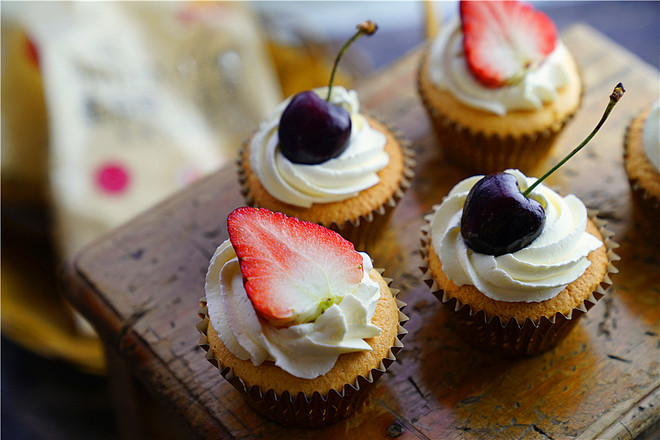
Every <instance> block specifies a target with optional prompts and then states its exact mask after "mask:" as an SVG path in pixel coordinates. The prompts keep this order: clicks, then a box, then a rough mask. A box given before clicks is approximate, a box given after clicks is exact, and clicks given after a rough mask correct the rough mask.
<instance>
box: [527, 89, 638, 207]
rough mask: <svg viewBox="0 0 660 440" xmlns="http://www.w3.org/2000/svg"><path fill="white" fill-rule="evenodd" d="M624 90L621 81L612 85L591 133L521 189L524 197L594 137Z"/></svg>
mask: <svg viewBox="0 0 660 440" xmlns="http://www.w3.org/2000/svg"><path fill="white" fill-rule="evenodd" d="M625 91H626V90H625V89H624V88H623V84H621V83H619V84H617V85H616V87H614V91H613V92H612V94H611V95H610V102H609V103H608V104H607V108H605V112H604V113H603V116H602V117H601V118H600V121H599V122H598V124H597V125H596V128H594V129H593V130H592V131H591V133H589V136H587V137H586V138H585V140H583V141H582V143H581V144H580V145H578V146H577V147H575V148H574V149H573V151H571V152H570V153H568V154H567V155H566V157H564V158H563V159H562V160H560V161H559V163H557V165H555V166H554V167H552V168H551V169H550V170H549V171H548V172H546V173H545V174H544V175H542V176H541V177H540V178H538V179H537V180H536V182H534V183H533V184H532V185H531V186H529V187H528V188H527V189H526V190H525V191H523V193H522V194H523V195H524V196H525V197H528V196H529V194H530V193H531V192H532V191H533V190H534V188H536V187H537V186H539V185H540V184H541V182H543V181H544V180H545V179H546V178H547V177H548V176H550V174H552V173H554V172H555V171H557V169H559V167H561V166H562V165H564V164H565V163H566V162H567V161H568V160H569V159H570V158H571V157H573V156H575V155H576V154H577V152H578V151H580V150H581V149H582V147H584V146H585V145H587V143H588V142H589V141H590V140H591V138H593V137H594V135H595V134H596V133H597V132H598V130H600V127H601V126H602V125H603V124H604V123H605V120H606V119H607V117H608V116H609V115H610V112H611V111H612V109H613V108H614V106H615V105H616V103H617V102H619V100H620V99H621V97H622V96H623V94H624V93H625Z"/></svg>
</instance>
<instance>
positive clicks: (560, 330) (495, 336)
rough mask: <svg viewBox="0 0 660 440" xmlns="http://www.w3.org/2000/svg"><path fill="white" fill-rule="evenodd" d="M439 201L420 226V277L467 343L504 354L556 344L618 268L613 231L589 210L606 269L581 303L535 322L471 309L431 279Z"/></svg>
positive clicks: (525, 353) (528, 352)
mask: <svg viewBox="0 0 660 440" xmlns="http://www.w3.org/2000/svg"><path fill="white" fill-rule="evenodd" d="M439 206H440V205H435V206H434V207H433V213H431V214H427V215H426V216H425V217H424V219H425V221H426V223H425V224H424V226H423V227H422V230H421V232H422V237H421V242H422V248H421V251H420V252H421V255H422V260H423V263H422V266H420V270H421V271H422V274H423V277H422V279H423V281H424V282H425V283H426V284H427V285H428V286H429V288H430V289H431V293H432V294H433V295H435V297H436V298H438V299H439V300H440V302H441V303H442V304H443V306H444V307H446V308H447V310H448V316H449V317H450V319H452V320H453V322H454V325H455V330H456V332H457V333H458V334H459V335H460V336H461V337H462V338H463V339H465V340H466V341H467V342H468V343H470V344H471V345H473V346H474V347H476V348H479V349H482V350H484V351H487V352H491V353H495V354H502V355H506V356H534V355H537V354H540V353H542V352H544V351H547V350H550V349H551V348H553V347H555V346H556V345H557V344H558V343H559V342H560V341H561V340H562V339H564V337H566V335H567V334H568V333H569V332H570V330H571V329H572V328H573V327H575V325H576V324H577V323H578V321H579V319H580V318H581V317H582V316H584V315H585V314H586V313H587V312H588V311H589V310H590V309H591V308H592V307H593V306H594V305H596V303H597V302H598V301H599V300H600V299H601V298H602V297H603V296H604V295H605V292H606V290H607V289H608V288H609V287H610V286H611V285H612V280H611V278H610V275H611V274H615V273H617V272H618V269H617V268H616V267H615V266H614V264H613V262H614V261H618V260H619V259H620V258H619V256H618V255H617V254H616V253H615V252H614V249H616V248H617V247H619V245H618V244H617V243H616V242H615V241H613V240H612V236H613V233H612V232H611V231H609V230H607V228H606V222H605V220H603V219H600V218H598V217H597V211H595V210H591V209H590V210H588V213H589V218H590V219H591V220H592V221H593V222H594V223H595V224H596V226H597V227H598V229H599V230H600V232H601V234H602V235H603V241H604V243H605V247H606V249H607V257H608V269H607V273H606V274H605V277H604V278H603V280H602V281H601V282H600V284H599V285H598V287H597V288H596V290H595V291H593V292H591V294H590V295H589V296H588V297H587V298H586V299H585V300H584V301H582V303H581V304H580V305H579V306H578V307H576V308H574V309H572V310H571V311H569V312H568V314H566V315H564V314H562V313H559V312H557V313H556V314H555V315H554V316H552V317H550V318H548V317H545V316H542V317H541V318H540V319H539V321H538V322H534V321H533V320H532V319H530V318H527V319H525V321H524V322H522V323H521V322H519V321H518V319H516V318H515V317H512V318H510V319H509V320H508V321H505V320H503V319H501V318H500V317H499V316H489V315H488V314H487V313H485V312H484V311H482V310H480V311H476V312H475V311H474V310H473V309H472V308H471V307H470V306H469V305H468V304H462V303H461V302H460V301H459V300H458V299H456V298H452V297H449V296H448V295H447V294H446V293H445V292H444V290H442V289H441V288H440V287H439V286H438V284H437V283H436V282H435V280H434V279H433V276H432V274H431V271H430V269H429V263H428V258H429V250H430V246H431V221H432V219H433V216H434V215H435V212H436V210H437V209H438V207H439Z"/></svg>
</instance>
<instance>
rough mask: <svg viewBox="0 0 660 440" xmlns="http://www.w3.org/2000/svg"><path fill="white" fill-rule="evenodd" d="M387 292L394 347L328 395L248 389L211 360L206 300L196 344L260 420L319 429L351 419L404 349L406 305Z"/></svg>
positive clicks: (219, 361)
mask: <svg viewBox="0 0 660 440" xmlns="http://www.w3.org/2000/svg"><path fill="white" fill-rule="evenodd" d="M377 270H378V272H379V273H382V272H383V269H377ZM383 279H384V280H385V282H386V283H387V284H388V285H389V284H390V283H391V282H392V279H390V278H385V277H384V278H383ZM390 290H391V292H392V295H393V296H394V299H395V301H396V303H397V308H398V309H399V324H398V329H397V336H396V337H395V338H394V344H393V345H392V347H391V348H390V350H389V352H388V355H387V357H385V358H383V359H382V360H381V362H380V365H379V366H378V367H377V368H373V369H371V370H370V371H369V373H368V374H367V375H366V376H358V378H357V380H356V381H355V382H354V383H347V384H345V385H344V386H343V388H342V389H341V390H340V391H337V390H334V389H332V390H330V391H329V392H328V393H327V394H321V393H319V392H314V393H313V394H312V395H311V396H307V395H305V394H304V393H303V392H299V393H297V394H290V393H289V392H288V391H285V392H284V393H281V394H277V393H276V392H275V391H273V390H272V389H270V390H264V389H262V388H260V387H258V386H256V385H253V386H251V387H249V386H248V385H247V384H246V383H245V382H244V381H243V379H241V378H240V377H238V376H236V375H235V374H234V372H233V370H232V369H231V368H230V367H224V366H223V364H222V361H221V360H220V359H216V358H215V357H214V353H213V350H211V347H210V345H209V343H208V339H207V328H208V325H209V316H208V309H207V307H206V299H205V298H202V299H201V300H200V305H201V307H202V308H201V310H200V311H199V317H200V318H201V321H200V322H198V323H197V330H198V331H199V332H200V333H201V336H200V339H199V345H200V347H202V349H204V351H206V359H207V360H208V361H209V362H210V363H211V364H212V365H213V366H214V367H216V368H217V369H218V370H219V371H220V374H221V375H222V376H223V377H224V378H225V379H226V380H227V381H228V382H229V383H230V384H232V385H233V386H234V388H236V389H237V390H238V392H239V393H240V394H241V396H242V397H243V399H244V400H245V402H246V403H247V404H248V405H249V406H250V407H251V408H252V409H254V410H255V411H256V412H257V413H259V414H260V415H262V416H263V417H265V418H267V419H270V420H272V421H274V422H276V423H278V424H280V425H283V426H287V427H298V428H320V427H323V426H327V425H331V424H333V423H336V422H338V421H340V420H343V419H345V418H348V417H350V416H351V415H353V414H354V413H355V412H356V411H357V410H358V408H360V407H361V405H362V404H363V402H364V400H365V399H366V397H367V396H368V394H369V391H370V390H371V388H372V387H373V385H374V384H375V383H376V382H377V381H378V380H379V379H380V378H381V376H382V375H383V374H384V373H385V372H386V371H387V369H388V368H389V367H390V365H392V363H393V362H394V361H396V354H397V353H398V352H399V351H400V350H401V349H402V348H403V344H402V343H401V339H403V337H404V336H405V335H406V334H407V333H408V331H407V330H406V329H405V328H403V324H404V323H405V322H406V321H407V320H408V317H407V316H406V315H404V314H403V312H402V309H403V308H404V307H405V306H406V304H405V303H404V302H403V301H401V300H399V299H398V298H397V295H398V293H399V290H397V289H390ZM312 380H313V379H312Z"/></svg>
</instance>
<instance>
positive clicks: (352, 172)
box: [249, 86, 389, 208]
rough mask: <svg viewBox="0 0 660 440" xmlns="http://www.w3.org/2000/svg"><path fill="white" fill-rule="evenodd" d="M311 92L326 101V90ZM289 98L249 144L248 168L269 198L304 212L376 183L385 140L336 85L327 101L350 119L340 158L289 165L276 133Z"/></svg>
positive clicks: (354, 95)
mask: <svg viewBox="0 0 660 440" xmlns="http://www.w3.org/2000/svg"><path fill="white" fill-rule="evenodd" d="M313 91H314V92H315V93H316V94H318V95H319V96H321V97H323V98H325V96H326V95H327V93H328V88H327V87H320V88H317V89H314V90H313ZM290 100H291V98H288V99H286V100H285V101H283V102H281V103H280V104H279V105H278V106H277V108H276V109H275V111H274V112H273V113H272V114H271V115H270V116H269V117H268V118H267V119H266V120H265V121H264V122H262V123H261V126H260V128H259V131H258V132H257V133H256V134H255V135H254V136H253V137H252V141H251V143H250V157H249V161H250V167H251V168H252V170H254V172H255V173H256V174H257V177H258V178H259V181H260V182H261V184H262V186H263V187H264V188H265V189H266V191H268V193H270V195H272V196H273V197H275V198H276V199H278V200H280V201H282V202H285V203H289V204H291V205H295V206H300V207H304V208H309V207H310V206H312V204H313V203H329V202H338V201H342V200H346V199H349V198H351V197H355V196H357V195H358V193H359V192H360V191H363V190H365V189H367V188H370V187H372V186H374V185H376V184H377V183H378V182H380V178H379V177H378V174H377V173H378V171H380V170H381V169H383V168H385V166H386V165H387V164H388V163H389V155H388V154H387V153H386V152H385V144H386V142H387V138H386V137H385V135H384V134H383V133H381V132H380V131H378V130H375V129H373V128H372V127H371V126H370V125H369V122H368V121H367V119H366V118H365V117H364V116H363V115H361V114H360V113H359V111H360V103H359V101H358V97H357V93H356V92H355V91H354V90H351V91H347V90H346V89H345V88H343V87H341V86H334V87H333V88H332V96H331V98H330V101H331V102H332V103H333V104H336V105H340V106H342V107H344V108H345V109H346V110H347V111H348V113H349V114H350V116H351V125H352V127H351V136H350V138H349V140H348V143H349V145H348V147H347V148H346V150H344V152H343V153H342V154H340V155H339V156H338V157H336V158H334V159H330V160H327V161H326V162H323V163H321V164H316V165H306V164H297V163H293V162H291V161H290V160H289V159H287V158H286V157H284V155H283V154H282V153H281V152H280V149H279V137H278V134H277V130H278V127H279V123H280V117H281V116H282V112H283V111H284V109H285V108H286V106H287V105H288V104H289V101H290Z"/></svg>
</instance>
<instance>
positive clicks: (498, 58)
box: [418, 1, 582, 173]
mask: <svg viewBox="0 0 660 440" xmlns="http://www.w3.org/2000/svg"><path fill="white" fill-rule="evenodd" d="M418 90H419V94H420V96H421V98H422V101H423V103H424V106H425V107H426V109H427V112H428V114H429V116H430V119H431V122H432V125H433V127H434V129H435V131H436V134H437V141H438V144H439V145H440V147H441V148H442V150H443V151H444V152H445V154H446V155H447V157H448V158H449V159H450V160H452V161H454V162H456V163H457V164H459V165H461V166H463V167H465V168H467V169H469V170H471V171H474V172H478V173H488V172H495V171H501V170H503V169H506V168H518V169H521V170H522V171H525V172H529V171H531V170H534V168H535V167H536V166H537V165H538V164H540V163H541V162H542V161H543V160H544V159H545V158H546V157H547V156H548V154H549V152H550V150H551V147H552V145H553V142H554V140H555V138H556V137H557V135H558V134H559V133H560V131H561V130H562V128H563V127H564V126H565V125H566V123H567V122H568V121H569V120H570V119H571V117H572V116H573V114H574V113H575V112H576V110H577V109H578V107H579V105H580V102H581V96H582V82H581V78H580V74H579V70H578V66H577V64H576V62H575V60H574V58H573V57H572V55H571V54H570V53H569V51H568V49H567V48H566V47H565V46H564V44H563V43H562V42H561V40H559V39H558V38H557V31H556V29H555V26H554V24H553V23H552V21H551V20H550V19H549V18H548V17H547V16H545V15H544V14H543V13H541V12H538V11H535V10H533V9H532V7H531V6H529V5H527V4H524V3H519V2H514V1H504V2H499V1H488V2H479V1H461V2H460V19H456V20H454V21H453V22H452V23H449V24H447V25H446V26H445V27H444V28H443V29H441V32H440V33H439V34H438V35H437V37H435V38H434V39H433V40H432V41H431V42H429V45H428V48H427V49H426V50H425V51H424V53H423V56H422V60H421V63H420V67H419V70H418Z"/></svg>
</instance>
